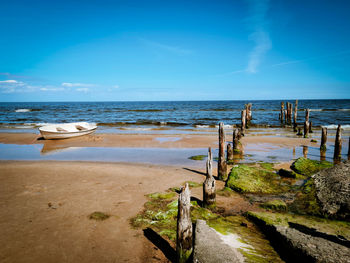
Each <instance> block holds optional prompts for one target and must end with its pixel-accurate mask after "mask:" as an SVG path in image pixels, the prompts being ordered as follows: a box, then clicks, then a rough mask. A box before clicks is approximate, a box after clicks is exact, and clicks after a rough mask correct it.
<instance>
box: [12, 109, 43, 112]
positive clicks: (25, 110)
mask: <svg viewBox="0 0 350 263" xmlns="http://www.w3.org/2000/svg"><path fill="white" fill-rule="evenodd" d="M31 111H41V109H17V110H15V112H31Z"/></svg>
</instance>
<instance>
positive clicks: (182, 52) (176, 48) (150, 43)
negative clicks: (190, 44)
mask: <svg viewBox="0 0 350 263" xmlns="http://www.w3.org/2000/svg"><path fill="white" fill-rule="evenodd" d="M140 40H141V41H142V42H143V43H145V44H146V45H148V46H151V47H155V48H158V49H162V50H165V51H168V52H171V53H174V54H177V55H189V54H192V53H193V51H192V50H190V49H185V48H182V47H179V46H173V45H167V44H163V43H159V42H156V41H151V40H148V39H145V38H140Z"/></svg>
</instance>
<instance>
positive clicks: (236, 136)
mask: <svg viewBox="0 0 350 263" xmlns="http://www.w3.org/2000/svg"><path fill="white" fill-rule="evenodd" d="M240 138H241V136H240V133H239V130H238V129H234V130H233V135H232V148H233V153H239V152H240V149H239V148H240V147H239V146H240V142H239V140H240Z"/></svg>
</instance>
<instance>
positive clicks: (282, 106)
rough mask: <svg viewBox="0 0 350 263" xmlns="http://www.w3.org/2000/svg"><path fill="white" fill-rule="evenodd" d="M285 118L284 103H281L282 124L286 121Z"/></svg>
mask: <svg viewBox="0 0 350 263" xmlns="http://www.w3.org/2000/svg"><path fill="white" fill-rule="evenodd" d="M283 116H284V102H283V101H282V102H281V122H282V123H283V120H284V118H283Z"/></svg>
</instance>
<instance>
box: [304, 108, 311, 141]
mask: <svg viewBox="0 0 350 263" xmlns="http://www.w3.org/2000/svg"><path fill="white" fill-rule="evenodd" d="M309 116H310V110H309V109H306V110H305V122H304V138H308V137H309V130H310V123H309Z"/></svg>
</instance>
